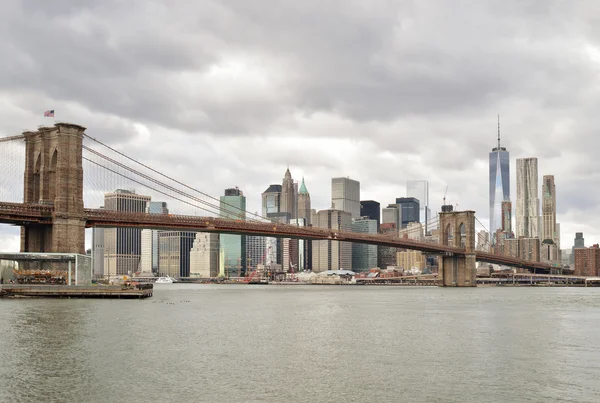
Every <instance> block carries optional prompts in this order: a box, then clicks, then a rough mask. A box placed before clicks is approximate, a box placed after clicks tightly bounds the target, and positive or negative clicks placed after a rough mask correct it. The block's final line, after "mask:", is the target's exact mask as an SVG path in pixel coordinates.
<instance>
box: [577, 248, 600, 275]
mask: <svg viewBox="0 0 600 403" xmlns="http://www.w3.org/2000/svg"><path fill="white" fill-rule="evenodd" d="M574 274H575V275H576V276H586V277H593V276H600V246H598V244H595V245H593V246H592V247H590V248H575V273H574Z"/></svg>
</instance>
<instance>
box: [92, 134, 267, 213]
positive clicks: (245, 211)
mask: <svg viewBox="0 0 600 403" xmlns="http://www.w3.org/2000/svg"><path fill="white" fill-rule="evenodd" d="M84 136H85V137H86V138H88V139H90V140H92V141H94V142H96V143H98V144H100V145H101V146H103V147H106V148H107V149H109V150H110V151H112V152H114V153H116V154H118V155H120V156H122V157H124V158H126V159H128V160H129V161H131V162H133V163H135V164H138V165H140V166H142V167H144V168H145V169H148V170H150V171H151V172H154V173H156V174H157V175H160V176H162V177H164V178H166V179H168V180H170V181H172V182H174V183H176V184H178V185H180V186H182V187H184V188H186V189H189V190H192V191H194V192H196V193H199V194H200V195H202V196H204V197H206V198H208V199H211V200H214V201H215V202H218V203H219V207H217V208H218V209H219V210H218V211H221V207H220V205H224V206H226V207H228V213H231V211H229V208H231V209H234V210H238V211H239V212H240V213H238V214H235V215H237V216H239V217H241V216H242V215H243V214H246V215H250V216H252V217H256V218H257V219H258V220H259V221H261V220H263V221H268V222H271V221H272V220H271V219H269V218H268V217H264V216H262V215H260V214H257V213H253V212H251V211H248V210H245V209H242V208H240V207H238V206H235V205H233V204H230V203H226V202H221V200H220V199H218V198H216V197H213V196H211V195H209V194H207V193H204V192H202V191H200V190H198V189H195V188H193V187H191V186H189V185H186V184H185V183H183V182H181V181H178V180H177V179H175V178H172V177H170V176H168V175H166V174H163V173H162V172H160V171H157V170H156V169H154V168H152V167H150V166H148V165H146V164H144V163H142V162H140V161H138V160H136V159H134V158H132V157H130V156H128V155H126V154H124V153H122V152H120V151H118V150H116V149H114V148H113V147H111V146H109V145H107V144H105V143H103V142H101V141H100V140H98V139H96V138H94V137H92V136H90V135H88V134H85V133H84ZM84 147H85V146H84ZM86 148H89V147H86ZM98 154H99V155H101V156H104V154H102V153H98ZM107 158H108V157H107ZM126 169H128V170H130V171H132V172H135V173H136V174H138V172H137V171H135V170H134V169H132V168H129V167H127V168H126ZM160 183H162V182H160ZM162 185H163V186H165V187H166V186H168V185H166V184H162ZM186 195H187V196H186V197H190V198H193V197H194V196H192V195H189V194H187V193H186ZM198 200H200V199H198ZM203 203H208V202H205V201H203ZM213 207H216V206H215V205H214V204H213ZM246 218H247V217H246ZM247 219H248V218H247Z"/></svg>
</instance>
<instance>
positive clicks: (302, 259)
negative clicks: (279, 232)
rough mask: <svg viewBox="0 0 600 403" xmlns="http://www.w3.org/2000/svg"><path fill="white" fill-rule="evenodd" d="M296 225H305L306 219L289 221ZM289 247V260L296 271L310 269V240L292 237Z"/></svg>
mask: <svg viewBox="0 0 600 403" xmlns="http://www.w3.org/2000/svg"><path fill="white" fill-rule="evenodd" d="M290 224H292V225H296V226H298V227H306V226H308V224H307V219H305V218H297V219H295V220H292V222H291V223H290ZM290 245H291V247H290V260H291V262H292V264H293V265H294V268H296V269H297V271H303V270H311V269H312V242H311V241H309V240H305V239H292V240H291V244H290Z"/></svg>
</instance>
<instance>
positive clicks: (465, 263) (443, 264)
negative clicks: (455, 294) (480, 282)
mask: <svg viewBox="0 0 600 403" xmlns="http://www.w3.org/2000/svg"><path fill="white" fill-rule="evenodd" d="M439 214H440V244H442V245H447V246H454V247H457V248H464V249H465V254H464V255H456V254H452V255H442V256H440V257H439V258H438V259H439V263H438V267H439V270H438V272H439V274H438V277H439V279H440V284H441V286H443V287H446V286H449V287H476V286H477V278H476V275H477V271H476V268H475V212H474V211H451V212H442V213H439Z"/></svg>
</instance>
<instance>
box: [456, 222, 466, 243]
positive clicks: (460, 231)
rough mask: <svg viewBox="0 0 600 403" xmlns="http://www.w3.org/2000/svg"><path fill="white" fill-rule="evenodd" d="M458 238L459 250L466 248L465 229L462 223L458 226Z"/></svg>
mask: <svg viewBox="0 0 600 403" xmlns="http://www.w3.org/2000/svg"><path fill="white" fill-rule="evenodd" d="M458 236H459V237H460V238H459V239H460V241H459V242H460V247H461V248H466V246H467V229H466V227H465V224H464V223H462V222H461V223H460V225H459V226H458Z"/></svg>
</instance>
